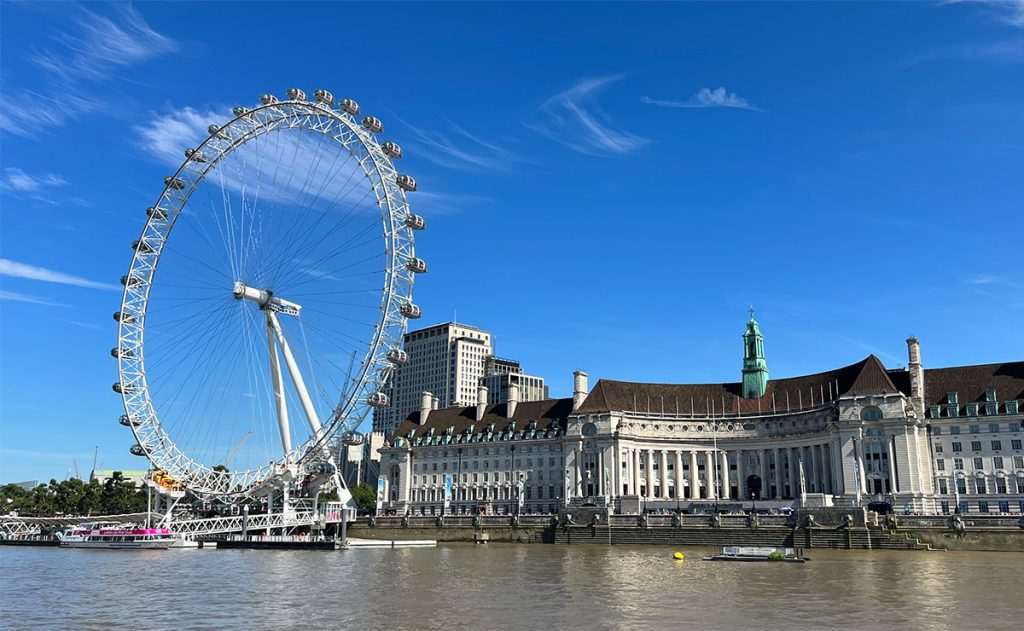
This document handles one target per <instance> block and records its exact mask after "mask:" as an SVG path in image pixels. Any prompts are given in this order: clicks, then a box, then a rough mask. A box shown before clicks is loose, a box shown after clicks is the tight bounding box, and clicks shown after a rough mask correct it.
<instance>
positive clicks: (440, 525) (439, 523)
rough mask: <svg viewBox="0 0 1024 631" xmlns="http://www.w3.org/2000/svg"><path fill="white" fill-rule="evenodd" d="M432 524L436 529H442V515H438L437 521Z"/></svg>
mask: <svg viewBox="0 0 1024 631" xmlns="http://www.w3.org/2000/svg"><path fill="white" fill-rule="evenodd" d="M434 524H436V525H437V527H438V528H444V515H438V516H437V519H435V520H434Z"/></svg>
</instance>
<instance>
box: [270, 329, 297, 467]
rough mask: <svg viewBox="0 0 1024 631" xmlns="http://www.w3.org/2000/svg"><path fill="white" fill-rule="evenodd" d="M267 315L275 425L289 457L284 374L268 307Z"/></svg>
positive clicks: (289, 434)
mask: <svg viewBox="0 0 1024 631" xmlns="http://www.w3.org/2000/svg"><path fill="white" fill-rule="evenodd" d="M265 313H266V315H267V353H268V354H269V355H270V377H271V379H272V380H273V382H274V405H275V406H276V408H277V427H278V429H279V430H280V431H281V447H282V448H283V449H284V453H285V457H290V456H289V454H291V452H292V435H291V431H290V429H289V427H288V405H287V404H286V402H285V398H284V376H283V375H282V374H281V362H280V360H279V358H278V356H277V346H276V345H275V344H274V335H275V329H274V324H275V323H276V322H275V321H272V318H273V315H274V312H273V311H270V310H269V309H268V310H267V311H266V312H265Z"/></svg>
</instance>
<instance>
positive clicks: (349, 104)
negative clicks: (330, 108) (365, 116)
mask: <svg viewBox="0 0 1024 631" xmlns="http://www.w3.org/2000/svg"><path fill="white" fill-rule="evenodd" d="M338 105H340V106H341V109H342V110H344V111H345V113H346V114H350V115H352V116H359V104H358V103H356V102H355V101H353V100H352V99H342V100H341V103H338Z"/></svg>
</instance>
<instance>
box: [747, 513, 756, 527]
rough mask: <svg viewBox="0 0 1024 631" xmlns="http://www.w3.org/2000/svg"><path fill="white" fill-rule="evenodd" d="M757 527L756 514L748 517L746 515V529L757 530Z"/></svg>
mask: <svg viewBox="0 0 1024 631" xmlns="http://www.w3.org/2000/svg"><path fill="white" fill-rule="evenodd" d="M757 526H758V519H757V513H754V512H751V513H750V514H749V515H747V527H748V528H757Z"/></svg>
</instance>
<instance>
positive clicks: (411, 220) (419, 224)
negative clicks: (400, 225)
mask: <svg viewBox="0 0 1024 631" xmlns="http://www.w3.org/2000/svg"><path fill="white" fill-rule="evenodd" d="M405 225H407V226H409V227H410V228H412V229H413V230H423V229H424V228H426V227H427V222H426V220H424V219H423V217H420V216H419V215H406V216H405Z"/></svg>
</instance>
